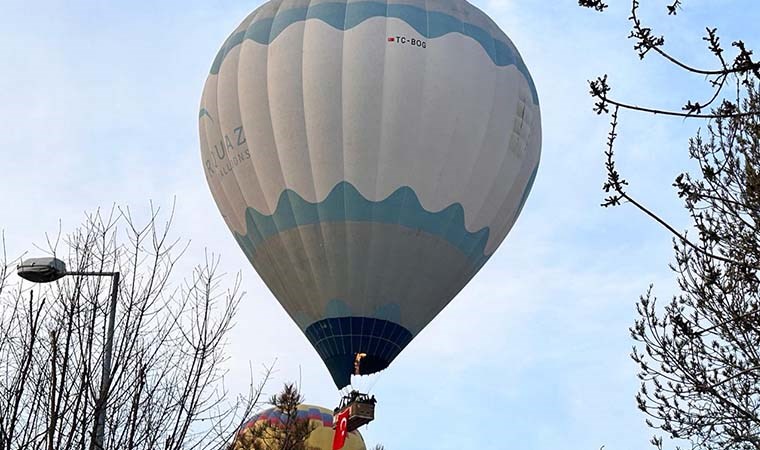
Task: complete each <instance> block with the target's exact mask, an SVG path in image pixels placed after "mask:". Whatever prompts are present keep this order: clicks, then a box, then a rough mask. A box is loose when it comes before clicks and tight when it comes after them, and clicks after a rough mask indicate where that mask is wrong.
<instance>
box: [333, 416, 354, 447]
mask: <svg viewBox="0 0 760 450" xmlns="http://www.w3.org/2000/svg"><path fill="white" fill-rule="evenodd" d="M349 411H350V408H346V409H345V410H343V411H341V412H340V413H339V414H338V415H337V416H336V419H335V420H336V421H337V422H338V423H337V425H336V426H335V437H334V438H333V450H340V449H341V448H343V444H345V443H346V436H347V435H348V413H349Z"/></svg>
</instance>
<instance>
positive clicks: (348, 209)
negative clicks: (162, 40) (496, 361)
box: [199, 0, 541, 388]
mask: <svg viewBox="0 0 760 450" xmlns="http://www.w3.org/2000/svg"><path fill="white" fill-rule="evenodd" d="M199 122H200V140H201V154H202V158H203V165H204V168H205V173H206V178H207V181H208V184H209V187H210V188H211V192H212V194H213V196H214V199H215V200H216V203H217V205H218V206H219V210H220V211H221V213H222V215H223V216H224V219H225V221H226V223H227V225H228V226H229V228H230V230H232V232H233V234H234V236H235V238H236V239H237V241H238V243H239V244H240V247H241V248H242V249H243V251H244V252H245V254H246V255H247V257H248V259H249V260H250V262H251V263H252V264H253V266H254V267H255V268H256V271H257V272H258V273H259V274H260V275H261V277H262V278H263V280H264V282H265V283H266V284H267V286H268V287H269V288H270V289H271V290H272V292H273V293H274V295H275V297H276V298H277V299H278V301H279V302H280V303H281V304H282V306H283V307H284V308H285V310H286V311H287V312H288V313H289V314H290V316H291V317H292V318H293V320H295V322H296V323H297V324H298V326H299V327H300V328H301V330H303V331H304V333H305V334H306V336H307V338H308V339H309V340H310V341H311V343H312V344H313V345H314V347H315V348H316V350H317V351H318V353H319V354H320V356H321V357H322V359H323V360H324V361H325V364H326V365H327V367H328V369H329V371H330V373H331V375H332V377H333V379H334V381H335V383H336V385H337V386H338V387H339V388H342V387H344V386H346V385H348V384H349V382H350V377H351V375H352V374H355V373H357V372H358V373H359V374H369V373H374V372H377V371H379V370H382V369H384V368H385V367H387V366H388V364H390V362H391V361H392V360H393V359H394V358H395V357H396V356H397V355H398V354H399V352H400V351H401V350H402V349H403V348H404V347H405V346H406V345H407V344H408V343H409V342H410V341H411V339H412V338H413V337H414V336H415V335H417V333H419V332H420V330H422V328H423V327H425V326H426V325H427V324H428V323H429V322H430V321H431V320H432V319H433V318H434V317H435V316H436V315H437V314H438V313H439V312H440V311H441V310H442V309H443V308H444V307H445V306H446V305H447V304H448V303H449V302H450V301H451V299H452V298H454V296H455V295H456V294H457V293H458V292H459V291H460V290H461V289H462V288H463V287H464V286H465V284H466V283H467V282H468V281H469V280H470V279H471V278H472V277H473V276H474V275H475V273H476V272H477V271H478V270H479V269H480V268H481V267H482V266H483V264H484V263H485V262H486V260H487V259H488V258H489V257H490V256H491V255H492V254H493V252H494V250H496V248H497V247H498V246H499V244H500V243H501V242H502V241H503V240H504V238H505V237H506V235H507V233H508V232H509V230H510V229H511V228H512V225H513V224H514V223H515V220H516V219H517V216H518V215H519V214H520V210H521V209H522V207H523V204H524V203H525V200H526V198H527V196H528V194H529V192H530V189H531V186H532V184H533V180H534V179H535V176H536V172H537V170H538V163H539V158H540V153H541V150H540V149H541V122H540V110H539V106H538V97H537V93H536V88H535V86H534V84H533V81H532V79H531V77H530V74H529V73H528V70H527V68H526V66H525V64H524V63H523V61H522V59H521V57H520V55H519V53H518V52H517V49H516V48H515V47H514V45H513V44H512V42H511V41H510V40H509V38H507V36H506V35H505V34H504V33H503V32H502V31H501V30H500V29H499V27H498V26H497V25H496V24H495V23H494V22H493V21H492V20H491V19H490V18H488V16H486V15H485V14H484V13H483V12H481V11H480V10H479V9H477V8H476V7H474V6H472V5H470V4H469V3H467V2H466V1H464V0H425V1H422V0H390V1H387V2H385V1H335V0H272V1H270V2H268V3H266V4H264V5H263V6H261V7H260V8H258V9H257V10H256V11H254V12H253V13H252V14H250V15H249V16H248V17H247V18H246V19H245V20H244V21H243V22H242V23H241V24H240V26H239V27H238V28H237V29H236V30H235V31H234V32H233V33H232V35H230V37H229V38H228V39H227V41H226V42H225V43H224V46H223V47H222V49H221V50H220V51H219V53H218V55H217V57H216V59H215V60H214V63H213V65H212V67H211V73H210V75H209V77H208V79H207V81H206V85H205V87H204V91H203V98H202V100H201V109H200V115H199ZM359 353H364V354H366V356H365V357H363V358H362V359H361V363H360V365H356V366H357V367H355V364H354V363H355V359H356V355H357V354H359Z"/></svg>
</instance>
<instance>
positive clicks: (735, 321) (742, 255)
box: [579, 0, 760, 450]
mask: <svg viewBox="0 0 760 450" xmlns="http://www.w3.org/2000/svg"><path fill="white" fill-rule="evenodd" d="M579 4H580V6H583V7H587V8H593V9H595V10H597V11H604V10H605V9H606V7H607V5H606V4H605V3H604V2H602V1H600V0H579ZM663 4H664V6H665V11H664V12H665V13H666V14H667V15H670V16H672V15H676V14H678V13H679V12H680V11H682V8H683V6H684V5H683V1H679V0H676V1H667V2H663ZM629 20H630V24H631V33H630V36H629V37H630V39H632V40H633V42H634V50H635V51H636V52H637V53H638V56H639V57H640V58H642V59H644V58H645V57H646V56H648V55H652V54H653V55H657V56H659V57H661V58H664V59H665V60H666V61H668V62H670V63H672V64H674V65H675V66H676V67H678V68H679V69H681V70H682V71H683V72H684V75H692V74H697V75H699V76H702V77H704V78H705V79H706V81H707V84H706V86H705V87H706V89H705V91H706V93H705V94H703V95H704V97H705V98H706V100H702V101H699V100H695V99H690V100H686V101H685V103H684V104H683V106H682V107H681V110H680V111H677V110H668V109H664V108H661V107H657V106H654V107H650V106H640V105H636V104H635V103H634V102H627V101H621V100H618V99H615V98H613V97H612V96H611V92H612V88H611V85H610V83H609V81H608V78H607V75H604V76H601V77H598V78H597V79H596V80H593V81H591V82H590V83H589V86H590V93H591V95H592V96H593V97H594V98H595V100H596V104H595V107H594V110H595V111H596V112H597V113H598V114H610V115H611V118H612V120H611V129H610V132H609V137H608V140H607V143H606V149H605V157H606V170H607V181H606V183H605V184H604V191H605V192H606V193H607V194H608V196H607V198H606V199H605V201H604V203H603V206H605V207H609V206H617V205H620V204H623V203H626V204H631V205H633V206H635V207H636V208H638V209H639V210H641V211H642V212H643V213H644V214H646V215H647V216H648V217H650V218H651V219H652V220H654V221H656V222H657V223H659V224H660V225H662V226H663V227H665V228H666V229H667V230H668V231H669V232H670V233H672V235H673V244H674V246H673V247H674V256H675V262H674V263H673V264H672V265H671V268H672V269H673V271H674V272H675V274H676V275H677V278H678V284H679V287H680V291H681V292H680V293H679V294H678V295H677V296H675V297H674V298H673V299H672V300H671V301H670V302H668V303H667V304H665V305H664V306H663V307H660V306H658V305H657V303H656V298H655V297H654V295H653V294H652V288H651V286H650V289H649V290H648V291H647V292H646V293H645V294H644V295H643V296H642V297H641V298H640V300H639V302H638V303H637V311H638V316H639V317H638V319H637V320H636V321H635V323H634V325H633V327H632V328H631V334H632V337H633V339H634V340H635V341H636V343H637V345H636V346H634V349H633V353H632V355H631V356H632V358H633V360H634V361H635V362H636V363H637V364H638V366H639V378H640V379H641V388H640V392H639V394H638V395H637V397H636V400H637V403H638V407H639V409H640V410H641V411H643V413H644V414H645V415H647V416H648V418H647V423H648V424H649V425H650V426H651V427H653V428H655V429H659V430H661V431H662V432H664V433H665V434H666V435H667V436H668V437H670V438H673V439H681V440H686V441H687V442H688V443H689V444H690V445H691V447H692V448H694V449H711V450H712V449H716V450H717V449H742V450H748V449H752V450H758V449H760V309H759V307H760V298H759V296H758V288H760V285H759V281H758V276H757V272H758V268H759V267H760V233H758V231H760V230H758V226H760V167H759V165H760V114H759V113H758V112H760V94H759V93H758V84H759V82H760V63H758V62H756V61H755V60H754V59H753V54H752V51H751V50H749V49H747V48H746V46H745V44H744V43H743V42H742V41H736V42H733V43H732V47H734V49H735V55H734V56H733V57H732V58H727V57H726V54H725V53H726V52H725V50H724V48H723V46H722V44H721V41H720V38H719V35H718V31H717V30H716V29H715V28H707V29H706V33H705V36H704V38H703V40H704V41H705V43H706V46H707V51H708V52H710V53H711V54H712V55H713V56H714V57H715V62H716V66H715V68H708V69H703V68H698V67H694V66H693V65H691V64H688V63H686V62H684V61H682V60H681V59H679V58H678V57H676V56H673V55H671V54H670V53H668V51H667V50H666V46H665V38H664V37H663V36H660V35H657V34H656V33H655V31H654V30H653V29H652V28H651V27H649V26H647V25H645V24H644V22H643V20H642V18H641V17H640V2H639V1H638V0H632V1H631V14H630V17H629ZM677 82H678V81H677V80H674V83H677ZM696 95H698V94H696ZM622 111H630V112H638V113H647V114H654V115H670V116H680V117H683V118H684V119H689V120H691V119H697V120H703V121H705V122H706V128H705V129H706V132H701V133H698V134H697V135H696V136H694V137H693V138H692V139H690V140H689V143H688V151H687V152H685V156H686V155H688V157H689V158H690V159H691V160H692V161H694V162H696V163H697V165H698V167H699V169H698V171H692V172H689V171H684V172H683V173H681V174H679V175H678V176H677V177H676V179H675V181H674V183H673V186H674V187H675V188H676V191H677V193H678V196H679V197H680V198H681V199H682V201H683V202H684V208H685V210H686V212H687V213H688V215H689V217H690V218H691V224H692V227H691V235H690V234H689V233H687V232H686V231H681V230H679V229H677V227H675V226H673V225H672V224H670V223H668V222H667V221H666V220H664V219H663V218H662V217H661V216H660V215H659V214H658V213H656V212H655V211H653V210H652V209H651V208H649V207H647V206H646V205H645V203H644V202H641V201H639V200H638V199H636V198H635V197H634V195H632V194H631V192H630V186H629V184H628V182H627V180H626V179H625V178H624V177H623V176H622V175H621V173H620V172H619V171H618V169H617V167H616V160H615V143H616V140H617V139H618V132H617V126H618V120H619V117H620V113H621V112H622ZM662 151H663V152H669V153H668V154H672V152H673V150H672V149H662ZM652 443H653V445H655V446H656V447H658V448H662V446H663V438H662V436H654V437H653V438H652Z"/></svg>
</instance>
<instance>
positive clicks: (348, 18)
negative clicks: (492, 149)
mask: <svg viewBox="0 0 760 450" xmlns="http://www.w3.org/2000/svg"><path fill="white" fill-rule="evenodd" d="M372 17H392V18H396V19H401V20H403V21H404V22H406V23H408V24H409V25H410V26H411V27H412V28H414V29H415V30H416V31H417V32H418V33H420V34H421V35H423V36H425V37H426V38H428V39H433V38H437V37H441V36H443V35H445V34H449V33H460V34H463V35H465V36H469V37H471V38H472V39H474V40H475V41H477V42H478V43H479V44H480V45H481V46H482V47H483V49H484V50H485V51H486V53H487V54H488V56H489V57H490V58H491V60H492V61H493V62H494V64H496V65H497V66H509V65H514V66H515V67H517V70H519V71H520V73H522V74H523V76H524V77H525V80H526V81H527V82H528V85H529V86H530V91H531V95H532V96H533V103H534V104H536V105H538V93H537V91H536V86H535V84H534V83H533V78H532V77H531V76H530V72H528V68H527V67H526V66H525V63H524V62H523V60H522V58H521V57H520V54H519V53H518V52H517V51H516V50H515V49H514V48H513V47H512V46H511V45H509V44H507V43H506V42H502V41H500V40H498V39H496V38H494V37H493V36H491V34H490V33H489V32H488V31H486V30H484V29H483V28H480V27H478V26H476V25H473V24H470V23H467V22H463V21H462V20H460V19H457V18H456V17H454V16H451V15H449V14H445V13H442V12H437V11H428V10H426V9H423V8H419V7H416V6H412V5H403V4H388V3H379V2H352V3H333V2H327V3H320V4H317V5H313V6H310V7H308V8H303V7H302V8H292V9H286V10H281V11H278V12H277V14H276V15H275V16H274V17H267V18H262V19H258V20H256V21H255V22H253V23H251V24H250V25H249V26H248V29H247V30H246V31H240V32H238V33H235V34H233V35H232V36H230V37H229V38H228V39H227V41H226V42H225V43H224V45H223V46H222V48H221V50H219V53H217V55H216V58H215V59H214V63H213V64H212V65H211V73H212V74H217V73H219V68H220V67H221V66H222V61H224V58H225V57H226V56H227V54H228V53H229V52H230V50H232V49H233V48H235V47H236V46H238V45H240V44H241V43H242V42H243V41H244V40H245V39H251V40H253V41H256V42H258V43H259V44H264V45H269V44H270V43H271V42H272V41H273V40H275V38H277V36H279V35H280V33H282V32H283V31H284V30H285V29H286V28H287V27H289V26H290V25H292V24H294V23H296V22H301V21H305V20H307V19H319V20H321V21H323V22H325V23H326V24H328V25H330V26H332V27H333V28H336V29H339V30H343V31H345V30H349V29H351V28H353V27H355V26H357V25H359V24H360V23H362V22H364V21H365V20H367V19H370V18H372Z"/></svg>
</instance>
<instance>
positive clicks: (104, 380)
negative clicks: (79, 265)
mask: <svg viewBox="0 0 760 450" xmlns="http://www.w3.org/2000/svg"><path fill="white" fill-rule="evenodd" d="M16 273H17V274H18V276H20V277H21V278H23V279H25V280H29V281H31V282H33V283H50V282H51V281H55V280H58V279H60V278H63V277H65V276H66V275H82V276H93V277H112V280H111V303H110V306H109V310H108V330H107V334H106V343H105V348H104V349H103V372H102V377H101V378H100V395H99V396H98V401H97V403H96V404H95V433H94V434H95V436H94V441H95V449H96V450H103V444H104V441H105V439H104V438H105V428H106V401H107V399H106V397H107V396H108V391H109V389H110V388H111V355H112V353H113V333H114V323H115V322H116V298H117V295H118V292H119V276H120V274H119V272H67V271H66V264H65V263H64V262H63V261H61V260H60V259H58V258H49V257H48V258H30V259H25V260H23V261H21V264H19V265H18V267H17V268H16Z"/></svg>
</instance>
